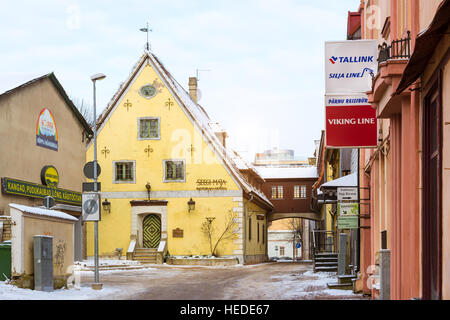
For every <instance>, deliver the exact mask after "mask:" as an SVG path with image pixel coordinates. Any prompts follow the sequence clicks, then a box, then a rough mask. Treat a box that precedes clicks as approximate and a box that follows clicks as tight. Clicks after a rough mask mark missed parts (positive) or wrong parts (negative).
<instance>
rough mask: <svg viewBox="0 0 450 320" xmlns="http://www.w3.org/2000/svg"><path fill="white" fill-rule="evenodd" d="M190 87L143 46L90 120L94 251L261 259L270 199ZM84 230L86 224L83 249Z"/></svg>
mask: <svg viewBox="0 0 450 320" xmlns="http://www.w3.org/2000/svg"><path fill="white" fill-rule="evenodd" d="M196 86H197V79H196V78H190V79H189V91H190V92H189V93H188V92H186V91H185V90H184V89H183V87H181V85H180V84H179V83H178V82H177V81H176V80H175V79H174V78H173V77H172V76H171V74H170V73H169V72H168V71H167V69H166V68H165V67H164V66H163V65H162V64H161V62H160V60H159V59H158V58H157V57H156V56H155V55H154V54H153V53H151V52H149V51H146V52H145V53H144V54H143V56H142V57H141V59H140V60H139V61H138V63H137V64H136V66H135V67H134V69H133V71H132V72H131V74H130V76H129V78H128V79H127V80H126V81H125V82H124V83H123V85H122V86H121V87H120V88H119V90H118V92H117V93H116V94H115V95H114V97H113V98H112V100H111V102H110V103H109V104H108V106H107V108H106V109H105V111H104V112H103V113H102V115H101V116H100V117H99V119H98V122H97V128H98V144H97V146H98V147H97V154H98V162H99V164H100V166H101V175H100V177H99V181H100V182H101V189H102V192H101V195H102V199H103V200H104V201H106V200H105V199H107V202H109V203H110V210H109V212H108V211H105V210H103V211H102V217H101V221H100V222H99V252H100V255H101V256H113V255H117V251H116V249H118V248H122V249H123V252H124V253H125V252H126V253H127V257H128V258H133V259H139V260H142V261H144V262H157V263H158V262H159V263H161V262H162V259H163V257H164V256H166V255H167V254H168V255H170V256H191V255H192V256H196V255H210V254H212V253H213V251H214V254H215V255H217V256H234V257H237V258H238V259H239V262H240V263H254V262H260V261H264V260H266V259H267V244H266V243H264V242H263V241H262V239H263V238H265V239H267V213H268V212H270V211H271V210H272V208H273V206H272V204H271V203H270V201H269V200H268V199H267V198H266V197H265V196H264V194H263V193H262V192H261V191H260V187H261V185H258V183H259V182H258V181H260V180H262V179H261V178H260V177H259V179H258V177H252V176H251V175H248V174H245V172H246V171H245V170H244V169H245V168H244V167H245V163H241V164H240V165H239V164H238V163H236V161H238V160H239V159H238V156H237V155H236V154H235V153H234V152H231V151H229V150H228V149H227V148H226V147H225V137H226V133H225V132H224V131H223V130H221V129H220V127H219V126H218V125H217V124H216V123H213V122H211V120H210V119H209V117H208V115H207V113H206V112H205V110H204V109H203V108H202V107H201V106H200V105H198V104H197V103H196V96H197V93H196V92H197V90H196ZM92 159H93V144H92V143H91V144H90V145H89V146H88V150H87V161H90V160H92ZM242 166H244V167H242ZM241 170H242V172H241ZM208 227H209V228H208ZM208 230H209V233H208ZM225 230H228V231H225ZM260 232H261V233H264V234H265V236H264V237H262V236H260V237H257V234H259V233H260ZM93 237H94V235H93V224H92V223H88V227H87V239H88V255H89V256H92V255H93V254H94V249H93V241H92V239H93ZM221 237H222V240H221V241H219V243H218V245H217V247H216V249H215V250H214V247H215V245H216V243H217V240H218V239H220V238H221Z"/></svg>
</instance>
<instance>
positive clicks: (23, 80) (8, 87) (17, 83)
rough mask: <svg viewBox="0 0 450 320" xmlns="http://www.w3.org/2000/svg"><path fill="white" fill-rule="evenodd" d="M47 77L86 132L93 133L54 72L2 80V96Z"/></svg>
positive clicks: (0, 93) (0, 89) (0, 91)
mask: <svg viewBox="0 0 450 320" xmlns="http://www.w3.org/2000/svg"><path fill="white" fill-rule="evenodd" d="M47 78H48V79H49V80H50V81H51V82H52V84H53V85H54V86H55V88H56V90H57V91H58V93H59V94H60V95H61V98H62V99H63V100H64V101H65V102H66V104H67V106H68V107H69V108H70V110H72V112H73V114H74V115H75V117H76V118H77V119H78V121H80V123H81V125H82V126H83V127H84V129H85V130H86V132H87V133H88V134H92V133H93V132H92V128H91V126H90V125H89V124H88V123H87V121H86V119H84V117H83V115H82V114H81V113H80V111H79V110H78V108H77V107H76V106H75V105H74V104H73V102H72V100H70V98H69V97H68V96H67V93H66V91H65V90H64V88H63V86H62V85H61V83H60V82H59V81H58V79H57V78H56V76H55V74H54V73H53V72H51V73H48V74H45V75H42V76H38V77H37V76H35V75H30V76H28V77H27V76H24V77H20V78H16V79H11V80H10V81H7V82H3V81H1V82H0V84H1V87H0V96H2V95H6V94H10V93H13V92H15V91H16V90H20V89H22V88H24V87H26V86H29V85H31V84H33V83H36V82H38V81H41V80H43V79H47Z"/></svg>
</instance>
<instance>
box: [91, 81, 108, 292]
mask: <svg viewBox="0 0 450 320" xmlns="http://www.w3.org/2000/svg"><path fill="white" fill-rule="evenodd" d="M105 78H106V76H105V75H104V74H103V73H97V74H94V75H93V76H92V77H91V80H92V83H93V86H94V192H97V191H98V190H97V178H98V177H97V110H96V96H95V82H96V81H97V80H103V79H105ZM94 224H95V226H94V228H95V229H94V233H95V234H94V247H95V249H94V250H95V257H94V261H95V273H94V284H93V285H92V287H93V288H94V289H101V287H102V285H101V284H100V283H99V272H98V221H95V222H94Z"/></svg>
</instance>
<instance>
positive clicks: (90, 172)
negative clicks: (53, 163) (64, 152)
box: [83, 161, 102, 179]
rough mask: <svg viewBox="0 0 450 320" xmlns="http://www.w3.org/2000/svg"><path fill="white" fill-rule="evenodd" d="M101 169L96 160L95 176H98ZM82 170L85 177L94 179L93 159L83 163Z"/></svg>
mask: <svg viewBox="0 0 450 320" xmlns="http://www.w3.org/2000/svg"><path fill="white" fill-rule="evenodd" d="M101 171H102V169H101V168H100V165H99V164H98V162H97V178H98V177H99V175H100V172H101ZM83 172H84V175H85V176H86V178H88V179H94V161H89V162H88V163H86V164H85V165H84V168H83Z"/></svg>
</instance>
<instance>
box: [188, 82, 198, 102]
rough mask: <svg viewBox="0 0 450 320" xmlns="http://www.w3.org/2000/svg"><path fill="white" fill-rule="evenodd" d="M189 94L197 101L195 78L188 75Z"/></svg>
mask: <svg viewBox="0 0 450 320" xmlns="http://www.w3.org/2000/svg"><path fill="white" fill-rule="evenodd" d="M189 95H190V96H191V98H192V100H194V102H195V103H197V78H196V77H189Z"/></svg>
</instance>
